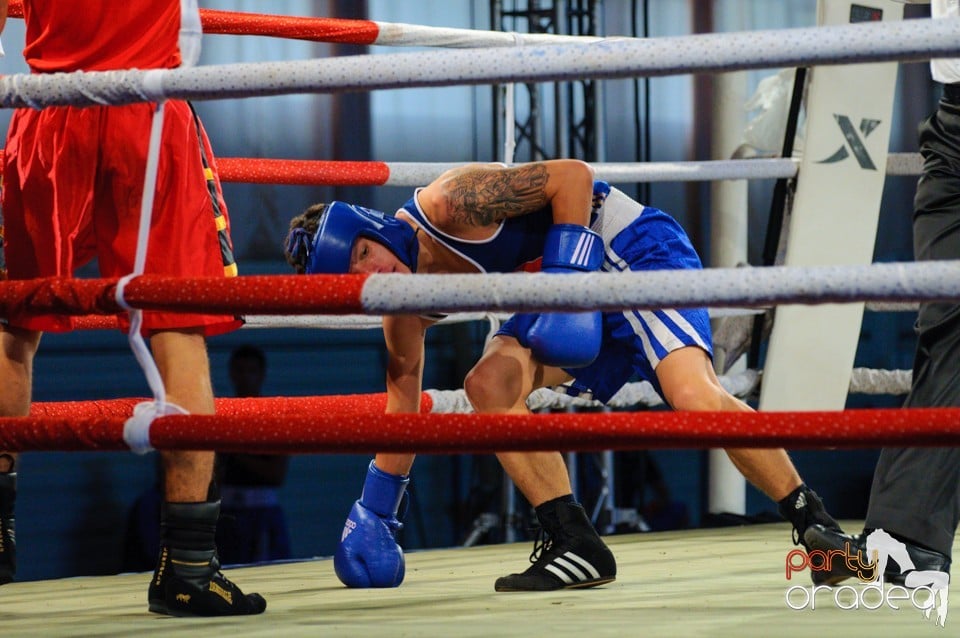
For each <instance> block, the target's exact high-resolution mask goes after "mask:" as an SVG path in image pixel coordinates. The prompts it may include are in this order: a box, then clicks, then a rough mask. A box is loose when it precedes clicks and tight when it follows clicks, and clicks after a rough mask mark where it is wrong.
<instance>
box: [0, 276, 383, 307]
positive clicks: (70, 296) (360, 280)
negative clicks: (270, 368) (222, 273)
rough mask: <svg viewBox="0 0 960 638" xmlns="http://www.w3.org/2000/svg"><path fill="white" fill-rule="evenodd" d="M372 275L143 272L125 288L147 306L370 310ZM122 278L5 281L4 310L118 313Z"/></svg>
mask: <svg viewBox="0 0 960 638" xmlns="http://www.w3.org/2000/svg"><path fill="white" fill-rule="evenodd" d="M367 277H368V275H253V276H248V277H196V278H193V279H179V278H177V277H160V276H156V275H141V276H139V277H135V278H133V279H131V280H130V282H129V283H128V284H127V286H126V288H125V289H124V299H125V300H126V302H127V304H129V305H130V306H131V307H134V308H140V309H142V310H169V311H171V312H202V313H208V314H252V315H255V314H291V315H295V314H313V313H315V312H316V309H317V308H318V307H321V306H322V307H323V308H324V309H325V312H326V313H327V314H351V313H360V314H362V313H364V309H363V307H362V305H361V303H360V292H361V290H362V288H363V284H364V282H365V281H366V280H367ZM116 289H117V280H116V279H69V278H60V277H47V278H44V279H30V280H19V281H0V314H2V315H10V314H13V313H20V312H29V313H31V314H58V315H88V314H101V315H103V314H115V313H118V312H123V311H124V308H122V307H121V306H120V304H119V303H117V300H116V298H115V295H116Z"/></svg>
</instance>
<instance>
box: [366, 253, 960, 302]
mask: <svg viewBox="0 0 960 638" xmlns="http://www.w3.org/2000/svg"><path fill="white" fill-rule="evenodd" d="M550 278H552V279H550ZM947 299H960V260H950V261H925V262H909V263H899V262H898V263H877V264H865V265H838V266H803V267H801V266H768V267H763V268H706V269H703V270H656V271H642V272H619V273H606V272H592V273H572V274H563V275H556V274H555V273H492V274H483V275H478V274H470V275H450V274H444V275H420V274H418V275H414V276H410V275H399V274H373V275H369V276H367V279H366V282H365V283H364V285H363V288H362V290H361V292H360V300H359V301H360V306H361V307H362V312H363V314H390V313H404V312H406V313H422V312H438V311H440V312H469V311H482V310H487V311H505V310H508V311H511V312H544V311H583V310H622V309H637V310H643V309H660V308H698V307H704V306H707V307H739V306H744V307H750V308H754V307H759V306H772V305H782V304H803V305H815V304H825V303H843V302H859V301H898V302H903V301H931V300H947Z"/></svg>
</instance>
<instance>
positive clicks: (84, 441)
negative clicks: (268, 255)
mask: <svg viewBox="0 0 960 638" xmlns="http://www.w3.org/2000/svg"><path fill="white" fill-rule="evenodd" d="M123 421H124V419H122V418H110V417H99V418H97V417H91V418H85V419H79V420H77V419H73V420H71V421H70V422H67V421H66V420H65V419H58V418H36V417H31V418H4V419H0V449H6V450H13V451H21V452H22V451H49V450H67V451H74V450H124V449H126V445H125V444H124V442H123ZM151 443H152V445H153V446H154V447H155V448H157V449H168V450H169V449H182V450H220V451H225V452H251V451H256V452H259V453H265V454H266V453H275V454H314V453H341V454H345V453H352V454H364V453H372V452H417V453H427V454H430V453H432V454H459V453H489V452H497V451H532V450H578V451H601V450H610V449H638V448H650V449H652V448H689V449H702V448H708V447H753V448H763V447H789V448H807V449H815V448H824V447H831V448H865V447H879V446H882V445H896V446H914V447H922V446H939V445H954V446H955V445H958V444H960V408H917V409H911V410H903V409H883V410H879V409H877V410H848V411H844V412H755V413H751V412H640V413H626V412H614V413H577V414H570V413H564V414H530V415H491V414H426V415H422V414H421V415H416V414H381V415H379V416H376V417H375V416H374V415H371V414H362V415H350V414H319V415H304V414H300V415H299V416H293V415H274V414H269V415H263V414H260V415H248V416H232V417H231V416H220V415H218V416H198V415H190V416H168V417H162V418H160V419H157V420H156V421H154V423H153V425H152V428H151Z"/></svg>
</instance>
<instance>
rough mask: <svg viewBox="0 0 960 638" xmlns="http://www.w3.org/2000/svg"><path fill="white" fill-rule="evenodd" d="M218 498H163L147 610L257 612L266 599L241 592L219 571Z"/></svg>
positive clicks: (172, 613)
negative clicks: (175, 500)
mask: <svg viewBox="0 0 960 638" xmlns="http://www.w3.org/2000/svg"><path fill="white" fill-rule="evenodd" d="M219 516H220V503H219V502H216V503H164V504H163V506H162V511H161V538H160V540H161V545H160V558H159V560H158V562H157V568H156V570H154V572H153V578H152V579H151V580H150V588H149V590H148V591H147V601H148V603H149V609H150V611H152V612H154V613H157V614H167V615H169V616H241V615H247V614H260V613H263V611H264V610H265V609H266V608H267V601H265V600H264V599H263V596H261V595H260V594H244V593H243V592H242V591H241V590H240V588H239V587H237V586H236V585H235V584H233V583H232V582H230V580H229V579H228V578H227V577H226V576H224V575H223V574H222V573H221V572H220V560H219V558H217V549H216V546H215V545H214V535H215V534H216V528H217V519H218V518H219Z"/></svg>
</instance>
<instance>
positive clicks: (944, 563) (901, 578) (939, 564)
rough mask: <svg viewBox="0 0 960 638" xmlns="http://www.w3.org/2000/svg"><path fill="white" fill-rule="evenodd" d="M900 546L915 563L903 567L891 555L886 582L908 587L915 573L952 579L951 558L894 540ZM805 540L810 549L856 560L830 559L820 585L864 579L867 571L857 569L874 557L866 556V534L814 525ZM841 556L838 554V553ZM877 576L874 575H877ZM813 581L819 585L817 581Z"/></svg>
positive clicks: (888, 558) (884, 578) (885, 570)
mask: <svg viewBox="0 0 960 638" xmlns="http://www.w3.org/2000/svg"><path fill="white" fill-rule="evenodd" d="M894 540H896V541H897V542H899V543H901V544H902V545H903V546H904V547H905V548H906V552H907V557H908V558H909V560H910V561H911V562H912V563H913V567H912V568H911V567H910V566H909V565H907V564H905V565H900V564H899V563H898V562H897V559H896V558H895V557H894V556H893V555H888V557H887V564H886V566H885V568H884V570H883V582H885V583H890V584H893V585H900V586H906V578H907V575H908V574H909V573H911V572H914V571H933V572H943V573H944V574H947V576H948V578H949V574H950V562H951V561H950V558H949V557H948V556H946V555H944V554H941V553H940V552H937V551H934V550H932V549H927V548H926V547H920V546H919V545H916V544H914V543H911V542H908V541H903V540H900V539H896V538H895V539H894ZM804 541H805V544H806V545H807V547H808V548H809V549H811V550H820V551H822V552H825V553H826V554H827V555H829V553H830V552H838V551H839V552H843V553H844V556H850V557H855V558H851V560H849V561H848V560H831V561H829V562H828V563H827V564H826V565H824V566H823V567H824V569H822V570H820V571H819V572H817V571H815V572H813V573H814V574H816V573H821V574H823V575H822V576H821V577H820V578H821V580H820V583H818V584H821V583H822V584H826V585H831V586H832V585H836V584H839V583H841V582H843V581H844V580H846V579H848V578H858V577H862V576H863V575H864V573H865V571H866V570H862V569H857V568H856V566H857V564H858V562H859V563H860V564H861V565H869V564H872V563H873V556H868V555H867V534H866V533H861V534H856V535H850V534H843V533H842V532H838V531H836V530H832V529H827V528H825V527H824V526H823V525H812V526H811V527H810V528H809V529H808V530H807V531H806V533H805V534H804ZM835 556H836V557H839V556H840V555H839V554H835ZM874 577H875V576H874ZM814 582H817V580H816V578H815V579H814Z"/></svg>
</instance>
